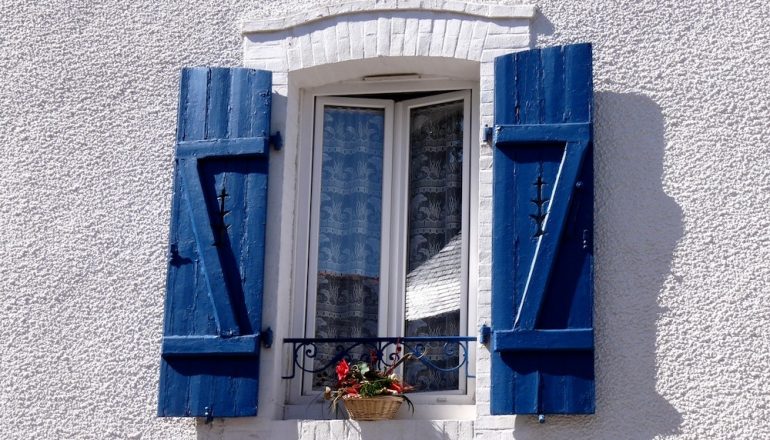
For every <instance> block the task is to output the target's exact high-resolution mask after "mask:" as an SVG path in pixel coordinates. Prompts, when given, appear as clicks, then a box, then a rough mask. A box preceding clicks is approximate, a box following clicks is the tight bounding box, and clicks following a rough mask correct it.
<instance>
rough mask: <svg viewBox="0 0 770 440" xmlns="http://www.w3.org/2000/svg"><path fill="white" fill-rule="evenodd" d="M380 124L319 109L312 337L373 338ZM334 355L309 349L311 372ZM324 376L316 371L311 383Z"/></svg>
mask: <svg viewBox="0 0 770 440" xmlns="http://www.w3.org/2000/svg"><path fill="white" fill-rule="evenodd" d="M384 122H385V112H384V110H382V109H367V108H357V107H336V106H335V107H330V106H327V107H325V109H324V118H323V141H322V150H323V151H322V164H321V206H320V224H319V228H320V229H319V238H318V273H317V297H316V326H315V337H317V338H335V337H376V336H377V320H378V312H379V294H380V231H381V222H382V220H381V217H382V167H383V149H384V131H383V130H384ZM336 354H337V351H336V347H335V346H334V345H331V344H328V345H325V346H319V347H317V352H316V360H315V366H314V368H315V369H318V368H321V367H322V366H323V365H325V364H327V363H329V362H330V361H331V360H332V359H333V358H334V356H335V355H336ZM352 354H353V355H356V356H358V357H360V356H365V355H366V353H352ZM331 371H333V369H331ZM331 376H333V375H332V374H327V373H319V374H317V375H316V378H315V380H314V381H313V386H314V387H320V386H324V385H328V384H330V383H334V382H335V381H336V379H335V378H333V377H331Z"/></svg>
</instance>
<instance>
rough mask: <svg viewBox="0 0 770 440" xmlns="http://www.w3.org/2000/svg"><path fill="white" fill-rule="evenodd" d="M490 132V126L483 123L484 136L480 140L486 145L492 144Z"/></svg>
mask: <svg viewBox="0 0 770 440" xmlns="http://www.w3.org/2000/svg"><path fill="white" fill-rule="evenodd" d="M492 133H493V131H492V127H490V126H489V125H484V137H483V139H482V140H483V141H484V142H485V143H487V144H488V145H492Z"/></svg>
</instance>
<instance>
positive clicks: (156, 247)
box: [0, 0, 770, 440]
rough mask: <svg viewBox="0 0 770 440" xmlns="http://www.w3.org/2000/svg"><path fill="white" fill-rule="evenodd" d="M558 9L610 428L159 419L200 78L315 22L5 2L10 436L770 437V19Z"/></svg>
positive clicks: (554, 423) (545, 13) (575, 420)
mask: <svg viewBox="0 0 770 440" xmlns="http://www.w3.org/2000/svg"><path fill="white" fill-rule="evenodd" d="M316 4H321V2H318V3H316ZM323 4H333V2H331V1H327V2H323ZM537 5H538V6H539V8H540V10H541V13H542V15H541V16H539V18H537V19H536V20H535V21H534V23H533V29H534V33H533V39H534V43H535V44H536V45H538V46H544V45H553V44H561V43H569V42H578V41H591V42H593V43H594V72H595V90H596V133H595V135H596V141H595V148H596V164H595V167H596V182H597V190H596V194H597V197H596V200H597V202H596V308H595V321H596V331H597V351H596V371H597V414H596V415H594V416H589V417H550V418H549V421H548V423H546V424H545V425H538V424H536V423H535V422H534V421H533V420H532V419H531V418H527V417H523V418H518V419H513V418H508V417H503V418H496V417H495V418H490V417H482V418H481V419H479V420H477V421H475V423H474V424H473V426H472V427H469V426H468V424H467V423H456V422H448V423H441V424H436V425H430V424H427V423H419V422H408V423H406V424H403V425H394V426H396V427H394V428H392V431H391V430H390V429H385V428H384V427H383V426H382V425H376V426H368V427H364V428H361V429H360V431H358V430H357V429H358V428H356V427H351V426H349V425H344V424H342V422H334V423H329V424H317V425H315V424H306V425H299V426H298V425H297V424H296V423H294V422H274V423H267V422H265V421H260V420H255V419H250V420H245V421H239V422H227V423H222V422H216V423H215V424H213V425H208V426H204V427H201V428H200V429H199V430H198V432H197V433H196V427H195V426H194V422H193V421H191V420H182V419H165V420H164V419H157V418H156V417H155V411H156V410H155V405H156V392H157V390H156V387H157V376H158V356H159V351H160V348H159V342H160V336H161V323H162V305H163V293H164V282H165V278H164V277H165V247H166V239H167V231H168V220H169V202H170V191H171V171H172V170H171V167H172V146H173V139H174V134H173V133H174V127H175V117H176V93H177V83H178V70H179V68H180V67H181V66H184V65H242V64H243V62H244V60H243V59H242V49H243V48H242V41H241V35H240V22H241V21H244V20H248V19H254V18H259V17H267V16H270V17H279V16H284V15H286V14H287V13H290V12H291V13H294V12H297V9H298V6H297V5H295V4H294V3H293V2H289V1H285V0H282V1H272V2H267V1H253V2H245V1H226V2H207V3H206V2H204V3H197V4H188V3H187V2H150V1H143V2H136V3H134V4H131V5H129V4H124V2H100V3H96V2H86V1H84V2H80V3H75V4H70V2H64V1H57V0H49V1H47V2H41V3H40V4H38V5H33V4H30V3H26V2H25V3H22V2H18V3H11V2H6V3H2V4H1V5H0V29H2V31H3V37H2V38H1V39H0V60H1V61H2V62H0V72H1V73H2V78H3V87H2V88H0V105H1V107H0V108H2V111H0V135H2V139H3V144H2V147H0V151H1V152H2V153H1V154H0V187H2V190H0V261H2V262H3V263H2V264H0V279H2V284H1V285H2V292H1V294H0V337H1V338H2V340H3V341H4V342H5V343H4V344H3V346H2V349H0V373H1V374H2V375H1V376H0V408H3V411H4V420H3V423H2V425H0V426H1V427H0V436H1V437H3V438H11V439H28V438H41V439H70V438H84V439H87V438H94V439H102V438H115V439H129V438H131V439H139V438H141V439H152V438H158V439H183V438H195V437H196V435H198V436H200V437H202V438H222V437H225V436H226V435H227V434H228V433H232V434H233V435H234V436H237V437H239V438H249V437H252V438H263V437H264V436H265V435H270V436H271V437H270V438H274V439H282V438H288V436H292V435H295V434H294V433H303V437H307V438H312V437H317V438H328V437H330V436H332V435H333V434H336V433H339V432H342V431H343V430H346V431H345V432H350V433H356V432H360V433H362V435H363V436H364V437H366V438H385V437H386V436H387V437H388V438H393V437H394V436H393V435H389V434H394V433H398V434H397V435H396V436H395V437H396V438H398V437H399V436H400V437H402V438H411V435H412V434H414V433H415V432H418V431H422V432H423V433H424V437H427V438H467V437H468V436H469V435H470V433H471V432H473V433H474V435H475V437H476V438H477V439H480V440H481V439H483V440H488V439H503V438H505V439H511V438H515V439H533V438H548V439H572V438H592V439H608V440H609V439H616V438H629V439H652V438H663V437H665V438H676V439H717V438H719V439H721V438H740V439H759V438H770V423H767V422H766V420H767V419H768V416H770V381H768V377H770V338H768V336H767V333H766V332H767V330H766V328H767V326H768V323H770V305H768V304H769V302H768V299H770V265H769V264H768V263H767V261H768V260H769V259H770V249H769V247H768V243H770V220H768V219H769V218H770V212H769V211H770V208H768V206H770V203H769V202H770V200H769V199H770V171H768V169H770V156H768V147H767V138H768V133H770V128H767V121H768V119H770V105H768V102H770V61H768V59H767V47H768V44H769V43H770V41H768V40H770V37H768V35H770V6H768V4H767V3H766V2H764V1H763V0H754V1H749V0H747V1H744V2H740V4H738V3H737V2H723V1H721V0H699V1H692V2H672V1H668V2H662V1H659V0H620V1H616V2H607V1H604V0H589V1H578V0H543V1H538V2H537ZM485 166H488V165H485V164H484V163H482V167H485ZM482 251H483V250H482ZM482 270H483V269H482ZM482 403H483V402H482Z"/></svg>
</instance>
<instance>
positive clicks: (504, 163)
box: [490, 55, 518, 414]
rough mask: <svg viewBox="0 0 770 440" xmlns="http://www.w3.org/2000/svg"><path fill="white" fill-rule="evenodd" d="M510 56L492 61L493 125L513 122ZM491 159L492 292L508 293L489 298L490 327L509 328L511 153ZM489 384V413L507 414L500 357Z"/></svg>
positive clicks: (510, 385)
mask: <svg viewBox="0 0 770 440" xmlns="http://www.w3.org/2000/svg"><path fill="white" fill-rule="evenodd" d="M515 75H516V72H515V64H514V56H512V55H511V56H505V57H498V58H496V59H495V116H494V118H495V123H496V124H501V123H504V124H511V123H514V122H515V121H516V110H515V109H516V106H517V105H518V103H517V93H516V91H517V89H516V87H510V86H509V85H510V84H512V83H515ZM493 154H494V157H493V159H494V160H493V182H492V194H493V201H494V209H493V215H492V216H493V219H492V236H493V237H494V240H492V254H493V255H494V256H495V258H496V259H498V264H495V265H494V266H493V273H492V291H493V292H510V294H507V295H506V294H499V295H493V297H492V323H491V325H492V328H512V327H513V318H514V316H515V312H514V310H515V297H514V292H513V286H514V285H515V277H514V274H515V267H514V264H516V262H517V261H518V258H517V252H518V249H517V248H518V243H516V242H515V240H514V237H515V235H514V228H515V218H516V214H517V206H518V205H517V203H516V199H515V196H516V193H515V192H514V191H508V190H507V188H508V185H510V183H511V182H510V176H512V175H515V173H516V169H515V167H516V162H515V160H514V159H515V158H514V156H513V152H511V151H509V150H504V149H501V148H495V150H494V153H493ZM490 374H491V377H492V382H493V383H497V384H500V385H499V386H496V387H492V388H491V394H492V395H491V401H490V403H491V411H492V413H493V414H500V413H507V412H510V411H512V410H513V408H514V402H513V399H514V395H515V392H513V391H515V376H514V371H513V369H512V368H510V367H509V366H508V365H507V364H506V359H505V358H503V357H502V356H492V362H491V371H490Z"/></svg>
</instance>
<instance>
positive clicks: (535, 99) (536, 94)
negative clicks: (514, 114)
mask: <svg viewBox="0 0 770 440" xmlns="http://www.w3.org/2000/svg"><path fill="white" fill-rule="evenodd" d="M516 57H517V62H516V71H517V76H518V78H517V79H518V81H517V83H516V88H517V90H518V95H519V103H518V107H519V113H520V114H519V118H518V119H519V123H521V124H540V123H542V115H541V106H542V96H543V95H542V72H543V70H542V67H541V65H540V51H539V50H528V51H524V52H518V53H517V54H516Z"/></svg>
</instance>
